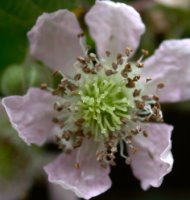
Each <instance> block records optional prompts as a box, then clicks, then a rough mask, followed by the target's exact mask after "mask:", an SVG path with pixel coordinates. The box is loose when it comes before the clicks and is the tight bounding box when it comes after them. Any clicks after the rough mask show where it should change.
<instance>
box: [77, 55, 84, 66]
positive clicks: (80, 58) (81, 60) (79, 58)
mask: <svg viewBox="0 0 190 200" xmlns="http://www.w3.org/2000/svg"><path fill="white" fill-rule="evenodd" d="M77 60H78V61H79V62H80V63H82V64H85V63H86V60H85V58H83V57H82V56H78V57H77Z"/></svg>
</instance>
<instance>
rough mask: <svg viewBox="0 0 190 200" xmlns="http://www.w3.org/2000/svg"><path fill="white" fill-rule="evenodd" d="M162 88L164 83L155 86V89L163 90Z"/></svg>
mask: <svg viewBox="0 0 190 200" xmlns="http://www.w3.org/2000/svg"><path fill="white" fill-rule="evenodd" d="M164 86H165V84H164V83H159V84H158V85H157V88H159V89H162V88H164Z"/></svg>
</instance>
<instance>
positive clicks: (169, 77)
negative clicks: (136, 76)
mask: <svg viewBox="0 0 190 200" xmlns="http://www.w3.org/2000/svg"><path fill="white" fill-rule="evenodd" d="M144 64H145V67H144V69H143V71H142V75H143V76H144V77H145V76H146V77H151V78H152V79H153V80H152V81H150V82H149V84H148V87H147V89H146V91H147V93H149V94H150V92H151V91H153V90H155V87H156V85H157V84H158V83H160V82H163V83H164V84H165V87H164V88H163V89H161V90H160V95H159V96H160V100H161V101H162V102H175V101H180V100H187V99H189V98H190V92H189V88H190V39H183V40H168V41H165V42H163V43H162V44H161V45H160V47H159V48H158V50H157V51H156V52H155V54H154V55H153V56H151V57H150V58H148V59H147V60H146V61H145V63H144Z"/></svg>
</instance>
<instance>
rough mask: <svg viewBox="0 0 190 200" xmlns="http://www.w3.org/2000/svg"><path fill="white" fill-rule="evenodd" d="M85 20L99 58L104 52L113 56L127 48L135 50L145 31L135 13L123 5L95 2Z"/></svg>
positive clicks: (129, 7) (138, 16)
mask: <svg viewBox="0 0 190 200" xmlns="http://www.w3.org/2000/svg"><path fill="white" fill-rule="evenodd" d="M85 19H86V23H87V24H88V26H89V29H90V33H91V36H92V37H93V39H94V40H95V42H96V44H97V51H98V54H99V56H104V55H105V51H106V50H109V51H110V52H111V53H112V55H113V56H115V55H117V54H118V53H122V52H123V51H124V49H125V48H126V47H128V46H130V47H131V48H133V50H135V49H136V48H137V46H138V44H139V40H140V36H141V35H142V34H143V33H144V30H145V27H144V24H143V22H142V20H141V18H140V15H139V14H138V13H137V11H135V10H134V9H133V8H132V7H131V6H128V5H126V4H124V3H114V2H112V1H96V4H95V5H94V6H93V7H92V8H91V10H90V11H89V12H88V13H87V15H86V18H85Z"/></svg>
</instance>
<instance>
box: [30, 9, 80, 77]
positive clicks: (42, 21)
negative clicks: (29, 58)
mask: <svg viewBox="0 0 190 200" xmlns="http://www.w3.org/2000/svg"><path fill="white" fill-rule="evenodd" d="M81 32H82V30H81V28H80V26H79V24H78V22H77V19H76V17H75V15H74V14H73V13H71V12H69V11H68V10H58V11H56V12H54V13H51V14H47V13H44V14H43V15H41V16H40V17H39V18H38V20H37V22H36V24H35V25H34V27H33V28H32V30H31V31H30V32H28V38H29V41H30V51H31V54H32V55H33V56H34V57H35V58H37V59H39V60H42V61H43V62H44V63H45V64H47V65H48V66H49V67H51V68H52V69H55V70H61V71H64V72H65V73H69V72H70V70H71V71H72V66H73V64H74V62H75V61H76V57H77V56H80V55H83V51H82V48H81V46H80V43H79V39H78V37H77V35H78V34H79V33H81Z"/></svg>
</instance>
